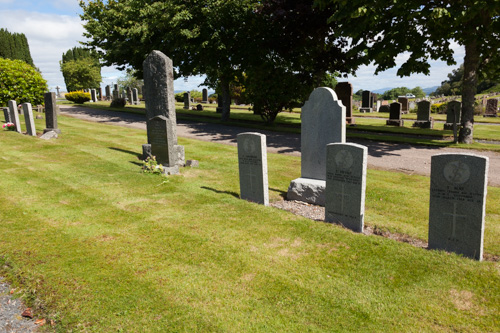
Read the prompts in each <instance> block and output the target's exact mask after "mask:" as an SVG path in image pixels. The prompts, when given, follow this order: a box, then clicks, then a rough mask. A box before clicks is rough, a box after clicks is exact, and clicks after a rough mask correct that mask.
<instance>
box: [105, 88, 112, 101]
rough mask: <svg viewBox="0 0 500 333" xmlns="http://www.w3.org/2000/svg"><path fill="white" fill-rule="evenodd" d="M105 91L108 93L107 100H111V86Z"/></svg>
mask: <svg viewBox="0 0 500 333" xmlns="http://www.w3.org/2000/svg"><path fill="white" fill-rule="evenodd" d="M104 91H105V92H106V100H108V101H109V100H110V98H111V87H110V86H109V85H107V86H106V87H105V88H104Z"/></svg>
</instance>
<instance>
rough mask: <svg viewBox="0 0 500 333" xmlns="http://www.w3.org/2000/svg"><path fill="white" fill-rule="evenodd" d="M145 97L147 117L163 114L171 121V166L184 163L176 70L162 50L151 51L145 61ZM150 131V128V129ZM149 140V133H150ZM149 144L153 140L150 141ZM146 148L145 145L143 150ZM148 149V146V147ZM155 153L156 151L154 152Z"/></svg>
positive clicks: (169, 135) (169, 136)
mask: <svg viewBox="0 0 500 333" xmlns="http://www.w3.org/2000/svg"><path fill="white" fill-rule="evenodd" d="M143 72H144V89H143V94H144V99H145V101H146V119H147V120H149V119H152V118H154V117H156V116H163V117H165V118H167V119H168V120H169V121H170V124H171V126H170V127H169V128H168V130H169V134H168V138H169V139H170V140H171V142H169V144H172V145H173V149H174V151H175V160H170V161H169V163H174V164H169V165H168V166H169V167H173V166H174V165H178V166H183V165H184V160H185V159H184V146H179V145H177V120H176V115H175V99H174V70H173V65H172V60H171V59H170V58H168V57H167V56H166V55H165V54H163V53H162V52H160V51H156V50H155V51H153V52H151V53H150V54H149V55H148V56H147V58H146V60H144V62H143ZM148 131H149V129H148ZM148 140H149V134H148ZM148 144H151V142H149V141H148ZM144 149H145V148H144V147H143V150H144ZM146 150H147V148H146ZM153 155H154V153H153Z"/></svg>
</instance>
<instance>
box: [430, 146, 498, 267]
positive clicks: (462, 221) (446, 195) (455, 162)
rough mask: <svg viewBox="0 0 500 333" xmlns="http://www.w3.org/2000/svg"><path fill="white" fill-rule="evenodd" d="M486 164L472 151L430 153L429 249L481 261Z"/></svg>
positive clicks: (486, 178)
mask: <svg viewBox="0 0 500 333" xmlns="http://www.w3.org/2000/svg"><path fill="white" fill-rule="evenodd" d="M488 163H489V160H488V157H482V156H478V155H473V154H439V155H434V156H432V159H431V187H430V206H429V249H440V250H445V251H451V252H456V253H459V254H463V255H464V256H466V257H470V258H474V259H477V260H482V258H483V239H484V216H485V209H486V190H487V183H488Z"/></svg>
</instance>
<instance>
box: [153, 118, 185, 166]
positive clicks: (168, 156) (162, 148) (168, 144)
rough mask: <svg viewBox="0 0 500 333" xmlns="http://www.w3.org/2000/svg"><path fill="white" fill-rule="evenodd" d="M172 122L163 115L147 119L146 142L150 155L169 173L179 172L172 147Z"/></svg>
mask: <svg viewBox="0 0 500 333" xmlns="http://www.w3.org/2000/svg"><path fill="white" fill-rule="evenodd" d="M172 127H173V124H172V121H171V120H170V119H168V118H167V117H165V116H155V117H153V118H151V119H149V120H148V121H147V132H148V142H149V144H150V145H151V155H153V156H155V157H156V161H157V162H158V163H159V164H162V165H163V166H164V167H165V168H167V169H168V170H166V171H167V173H169V174H177V173H179V166H178V165H177V156H176V151H175V147H174V144H173V142H174V138H173V130H172Z"/></svg>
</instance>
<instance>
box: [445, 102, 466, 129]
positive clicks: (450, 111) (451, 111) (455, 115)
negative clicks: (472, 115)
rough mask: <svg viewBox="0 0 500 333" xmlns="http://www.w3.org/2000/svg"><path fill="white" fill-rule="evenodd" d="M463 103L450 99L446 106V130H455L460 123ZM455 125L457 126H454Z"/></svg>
mask: <svg viewBox="0 0 500 333" xmlns="http://www.w3.org/2000/svg"><path fill="white" fill-rule="evenodd" d="M461 109H462V103H460V102H459V101H449V102H448V104H447V108H446V123H445V124H444V129H445V130H454V128H455V129H456V127H457V126H458V125H459V124H460V116H461V111H462V110H461ZM454 126H455V127H454Z"/></svg>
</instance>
